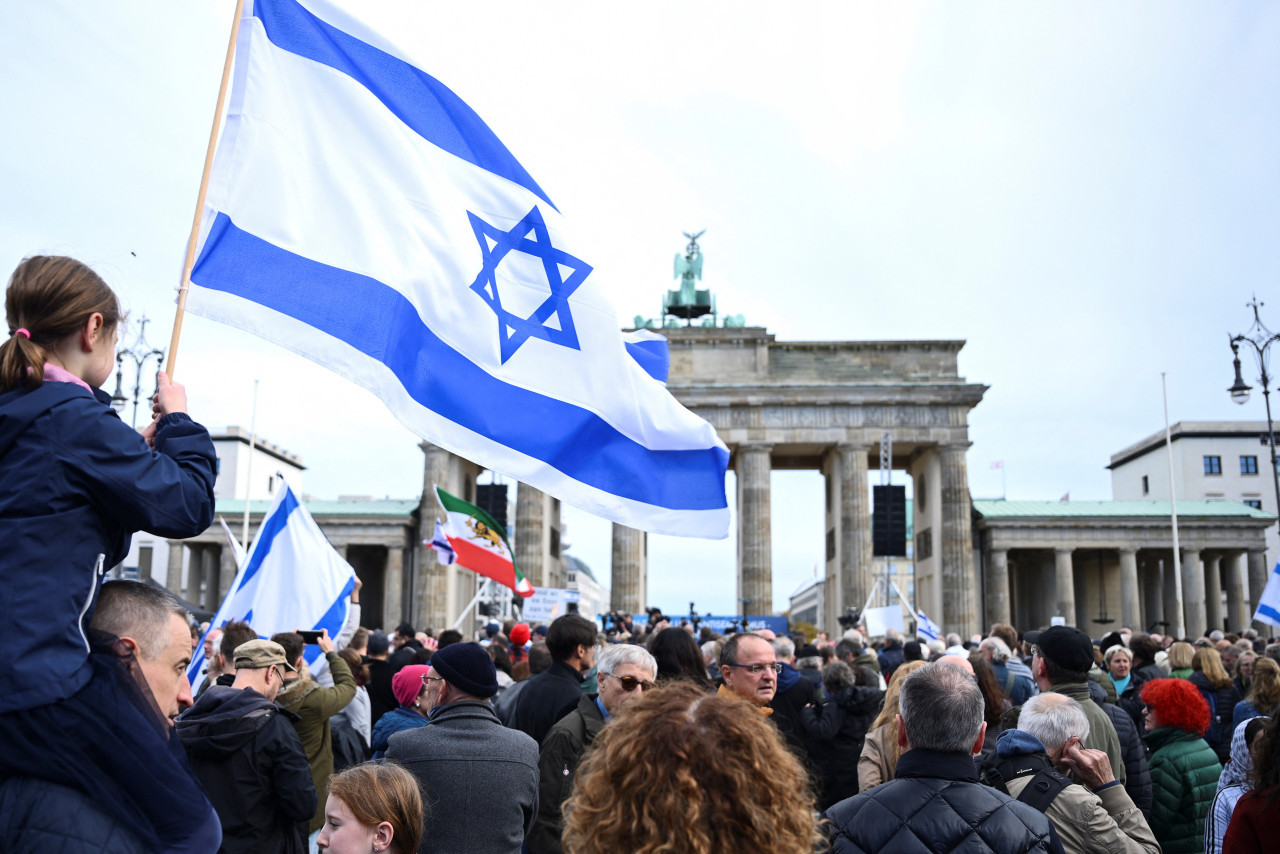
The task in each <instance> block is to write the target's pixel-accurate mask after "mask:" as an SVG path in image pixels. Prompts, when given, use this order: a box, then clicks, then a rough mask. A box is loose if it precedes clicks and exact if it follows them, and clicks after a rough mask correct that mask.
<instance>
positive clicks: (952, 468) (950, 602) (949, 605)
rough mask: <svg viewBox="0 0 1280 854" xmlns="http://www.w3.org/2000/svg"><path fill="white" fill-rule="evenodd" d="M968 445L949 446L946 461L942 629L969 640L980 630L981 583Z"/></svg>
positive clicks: (943, 455) (944, 453)
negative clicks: (975, 561) (975, 551)
mask: <svg viewBox="0 0 1280 854" xmlns="http://www.w3.org/2000/svg"><path fill="white" fill-rule="evenodd" d="M966 449H967V445H946V446H944V447H943V448H942V449H941V451H940V457H941V460H942V629H943V631H946V632H959V633H960V636H961V637H968V636H969V635H971V634H973V632H975V631H976V630H977V628H978V605H977V589H978V579H977V575H976V573H975V572H974V569H973V522H972V507H971V504H970V502H969V475H968V468H967V465H966V463H965V450H966Z"/></svg>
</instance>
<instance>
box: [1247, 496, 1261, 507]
mask: <svg viewBox="0 0 1280 854" xmlns="http://www.w3.org/2000/svg"><path fill="white" fill-rule="evenodd" d="M1244 503H1245V504H1246V505H1248V506H1249V507H1252V508H1253V509H1254V510H1261V509H1262V500H1261V499H1258V498H1246V499H1245V500H1244Z"/></svg>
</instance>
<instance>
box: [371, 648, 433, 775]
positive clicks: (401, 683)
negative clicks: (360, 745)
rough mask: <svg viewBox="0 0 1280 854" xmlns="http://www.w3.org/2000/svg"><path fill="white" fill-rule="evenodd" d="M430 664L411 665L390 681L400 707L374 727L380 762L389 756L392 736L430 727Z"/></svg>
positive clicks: (374, 745) (376, 751)
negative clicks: (427, 699) (428, 696)
mask: <svg viewBox="0 0 1280 854" xmlns="http://www.w3.org/2000/svg"><path fill="white" fill-rule="evenodd" d="M430 669H431V665H429V664H409V665H406V666H404V667H402V668H400V670H399V672H397V673H396V675H395V676H392V677H391V691H392V693H394V694H395V695H396V702H398V703H399V704H400V705H399V706H398V707H397V708H394V709H392V710H391V711H389V712H387V713H386V714H385V715H383V716H382V717H380V718H378V723H377V724H375V725H374V727H373V738H372V740H371V746H372V747H373V758H374V759H381V758H382V756H383V754H385V753H386V752H387V742H388V741H390V740H391V736H393V735H395V734H396V733H398V732H400V731H401V730H406V729H416V728H417V727H420V726H426V725H427V711H428V709H427V704H426V701H425V698H426V693H427V671H428V670H430Z"/></svg>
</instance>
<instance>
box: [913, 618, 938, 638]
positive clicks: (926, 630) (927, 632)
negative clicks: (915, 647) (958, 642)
mask: <svg viewBox="0 0 1280 854" xmlns="http://www.w3.org/2000/svg"><path fill="white" fill-rule="evenodd" d="M916 637H918V638H920V639H921V640H924V641H935V640H937V639H938V638H940V637H942V629H940V628H938V624H937V623H935V622H934V621H933V620H930V619H929V618H928V617H926V616H925V614H924V611H916Z"/></svg>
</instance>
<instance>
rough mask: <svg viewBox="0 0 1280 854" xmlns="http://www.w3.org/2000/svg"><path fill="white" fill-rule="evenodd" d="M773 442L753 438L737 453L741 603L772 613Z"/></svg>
mask: <svg viewBox="0 0 1280 854" xmlns="http://www.w3.org/2000/svg"><path fill="white" fill-rule="evenodd" d="M772 450H773V445H770V444H768V443H765V442H752V443H749V444H742V445H739V446H738V449H737V453H736V454H735V455H734V457H735V460H736V471H737V475H738V599H739V600H742V599H746V600H748V601H747V603H746V604H743V603H742V602H741V601H740V602H739V603H738V604H739V606H741V607H742V609H743V611H744V613H754V614H772V613H773V545H772V537H771V534H772V529H771V518H770V512H769V475H770V473H771V472H772V471H773V463H772V460H771V459H770V452H771V451H772Z"/></svg>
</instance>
